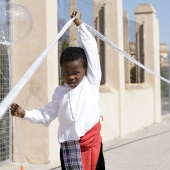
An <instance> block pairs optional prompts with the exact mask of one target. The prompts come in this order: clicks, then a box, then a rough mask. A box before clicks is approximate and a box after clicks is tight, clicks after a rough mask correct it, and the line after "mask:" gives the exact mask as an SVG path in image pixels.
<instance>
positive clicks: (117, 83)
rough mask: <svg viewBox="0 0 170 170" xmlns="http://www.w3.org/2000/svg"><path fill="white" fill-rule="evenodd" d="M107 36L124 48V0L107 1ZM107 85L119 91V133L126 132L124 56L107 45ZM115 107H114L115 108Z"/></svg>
mask: <svg viewBox="0 0 170 170" xmlns="http://www.w3.org/2000/svg"><path fill="white" fill-rule="evenodd" d="M105 36H106V37H107V38H108V39H109V40H111V41H112V42H113V43H114V44H116V45H117V46H118V47H119V48H120V49H122V50H123V49H124V48H123V21H122V0H114V1H113V0H106V1H105ZM105 56H106V58H105V67H106V70H105V77H106V83H105V84H106V85H108V86H110V87H111V88H113V89H115V90H116V91H117V92H118V112H119V135H124V134H125V131H124V130H125V129H124V125H125V119H126V118H125V115H126V114H125V108H124V106H125V105H124V104H125V78H124V56H122V55H121V54H120V53H118V52H117V51H115V50H114V49H113V48H111V47H110V46H108V45H106V47H105ZM113 109H114V108H113Z"/></svg>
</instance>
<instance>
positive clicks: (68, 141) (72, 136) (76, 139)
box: [11, 11, 105, 170]
mask: <svg viewBox="0 0 170 170" xmlns="http://www.w3.org/2000/svg"><path fill="white" fill-rule="evenodd" d="M71 17H75V20H74V23H75V24H76V26H77V27H78V32H79V35H80V40H81V42H82V46H83V48H80V47H69V48H67V49H66V50H64V51H63V53H62V54H61V58H60V65H61V68H62V77H63V80H64V82H65V84H64V86H59V87H57V88H56V89H55V91H54V94H53V96H52V101H51V102H49V103H48V104H47V105H46V106H45V107H44V109H34V110H32V111H26V110H25V111H24V110H23V109H22V108H21V107H20V106H19V105H17V104H16V103H13V104H12V105H11V114H12V115H13V116H17V117H20V118H23V119H25V120H29V121H30V122H32V123H39V124H44V125H45V126H48V125H49V124H50V123H51V121H52V120H54V119H55V118H57V117H58V120H59V129H58V141H59V143H60V144H61V149H60V159H61V167H62V170H71V169H73V170H82V169H83V170H105V165H104V157H103V153H102V138H101V136H100V130H101V125H100V122H99V118H100V111H99V87H100V80H101V69H100V63H99V56H98V51H97V44H96V41H95V39H94V37H93V36H92V35H91V34H90V32H88V31H87V29H86V27H85V26H84V24H83V23H82V21H81V20H80V13H79V12H78V11H73V13H72V15H71Z"/></svg>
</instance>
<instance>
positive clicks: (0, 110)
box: [0, 18, 170, 119]
mask: <svg viewBox="0 0 170 170" xmlns="http://www.w3.org/2000/svg"><path fill="white" fill-rule="evenodd" d="M73 20H74V18H72V19H70V20H69V21H68V22H67V23H66V24H65V25H64V27H63V28H62V29H61V31H60V32H59V33H58V35H57V36H56V38H55V39H54V40H53V41H52V42H51V44H50V45H49V46H48V47H47V48H46V49H45V50H44V51H43V52H42V54H41V55H40V56H39V57H38V58H37V60H36V61H35V62H34V63H33V64H32V66H31V67H30V68H29V69H28V71H27V72H26V73H25V74H24V76H23V77H22V78H21V79H20V80H19V82H18V83H17V84H16V85H15V87H13V89H12V90H11V91H10V92H9V93H8V95H7V96H6V97H5V98H4V100H3V101H2V102H1V103H0V119H1V118H2V116H3V115H4V114H5V112H6V110H7V109H8V108H9V106H10V105H11V104H12V102H13V101H14V99H15V98H16V97H17V95H18V94H19V92H20V91H21V90H22V88H23V87H24V86H25V84H26V83H27V82H28V81H29V79H30V78H31V76H32V75H33V74H34V73H35V71H36V70H37V69H38V67H39V66H40V64H41V63H42V62H43V60H44V59H45V58H46V56H47V54H48V52H49V51H50V50H51V49H52V48H53V47H54V45H55V44H56V43H57V42H58V40H59V38H60V37H61V36H62V35H63V34H64V32H65V31H66V30H67V29H68V27H69V26H70V25H71V23H72V22H73ZM84 24H85V23H84ZM85 26H86V27H87V28H88V29H89V30H90V31H91V32H92V33H93V34H95V35H96V36H98V37H99V38H100V39H101V40H103V41H104V42H105V43H107V44H108V45H110V46H111V47H112V48H114V49H115V50H116V51H118V52H119V53H120V54H122V55H123V56H125V57H126V58H127V59H128V60H130V61H132V62H133V63H135V64H137V65H138V66H139V67H141V68H143V69H145V70H146V71H148V72H149V73H151V74H153V75H154V76H156V77H158V78H159V79H161V80H163V81H165V82H167V83H169V84H170V81H169V80H167V79H165V78H164V77H161V76H160V75H158V74H156V73H155V72H154V71H152V70H151V69H149V68H147V67H146V66H144V65H143V64H141V63H140V62H138V61H136V60H135V59H134V58H132V57H131V56H129V55H128V54H127V53H125V52H124V51H122V50H121V49H119V48H118V47H117V46H116V45H115V44H114V43H113V42H111V41H110V40H109V39H107V38H106V37H105V36H103V35H102V34H101V33H99V32H98V31H96V30H95V29H94V28H92V27H90V26H89V25H87V24H85Z"/></svg>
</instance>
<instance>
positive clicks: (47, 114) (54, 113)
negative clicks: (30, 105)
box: [23, 92, 59, 126]
mask: <svg viewBox="0 0 170 170" xmlns="http://www.w3.org/2000/svg"><path fill="white" fill-rule="evenodd" d="M58 109H59V104H58V102H57V95H56V93H55V92H54V94H53V96H52V101H51V102H49V103H47V104H46V106H45V107H44V108H43V109H33V110H31V111H28V110H25V116H24V118H23V119H24V120H28V121H30V122H31V123H34V124H43V125H44V126H49V124H50V123H51V122H52V120H54V119H55V118H57V117H58Z"/></svg>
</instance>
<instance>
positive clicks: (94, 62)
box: [78, 23, 101, 85]
mask: <svg viewBox="0 0 170 170" xmlns="http://www.w3.org/2000/svg"><path fill="white" fill-rule="evenodd" d="M78 32H79V36H80V41H81V43H82V46H83V49H84V50H85V53H86V57H87V62H88V65H87V74H86V76H87V78H88V80H89V82H90V83H91V84H93V85H100V81H101V68H100V61H99V55H98V49H97V43H96V40H95V39H94V37H93V36H92V35H91V33H90V32H89V31H88V30H87V28H86V27H85V25H84V24H83V23H82V24H81V25H80V26H78Z"/></svg>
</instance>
